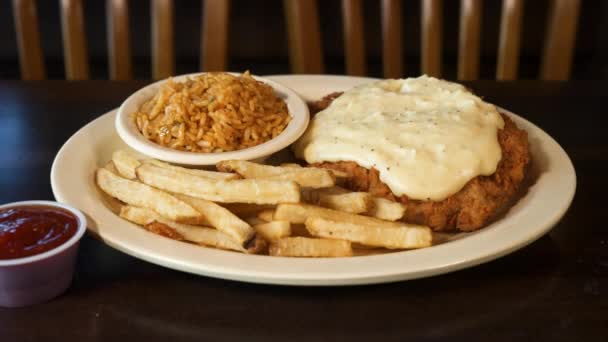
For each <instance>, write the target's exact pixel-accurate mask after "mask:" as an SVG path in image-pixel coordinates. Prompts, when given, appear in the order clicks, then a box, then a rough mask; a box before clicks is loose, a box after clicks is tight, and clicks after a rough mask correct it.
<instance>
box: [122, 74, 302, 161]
mask: <svg viewBox="0 0 608 342" xmlns="http://www.w3.org/2000/svg"><path fill="white" fill-rule="evenodd" d="M308 120H309V112H308V107H307V105H306V103H305V102H304V100H302V99H301V98H300V97H299V96H298V95H297V94H296V93H295V92H294V91H293V90H291V89H289V88H287V87H285V86H283V85H281V84H279V83H277V82H274V81H271V80H268V79H264V78H261V77H257V76H252V75H250V74H249V72H245V73H243V74H237V73H196V74H188V75H182V76H176V77H172V78H169V79H166V80H162V81H159V82H156V83H153V84H150V85H148V86H146V87H144V88H142V89H140V90H138V91H136V92H135V93H133V94H132V95H131V96H129V97H128V98H127V99H126V100H125V101H124V102H123V103H122V105H121V106H120V108H119V109H118V114H117V116H116V131H117V132H118V135H119V136H120V137H121V139H122V140H124V142H125V143H127V145H129V146H130V147H131V148H133V149H134V150H136V151H138V152H140V153H142V154H144V155H146V156H149V157H151V158H155V159H160V160H163V161H166V162H171V163H176V164H181V165H192V166H206V165H214V164H216V163H218V162H220V161H222V160H230V159H239V160H257V161H261V160H264V159H266V158H267V157H269V156H270V155H272V154H273V153H275V152H278V151H280V150H282V149H284V148H286V147H288V146H289V145H290V144H292V143H293V142H294V141H296V140H297V139H298V138H299V137H300V136H301V135H302V134H303V133H304V131H305V130H306V127H307V126H308Z"/></svg>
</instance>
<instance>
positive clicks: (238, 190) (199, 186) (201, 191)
mask: <svg viewBox="0 0 608 342" xmlns="http://www.w3.org/2000/svg"><path fill="white" fill-rule="evenodd" d="M136 173H137V177H138V178H139V179H140V180H141V181H142V182H143V183H145V184H148V185H150V186H153V187H156V188H159V189H163V190H166V191H169V192H173V193H179V194H184V195H188V196H192V197H196V198H202V199H206V200H209V201H214V202H227V203H231V202H232V203H233V202H240V203H256V204H277V203H297V202H299V201H300V187H299V186H298V185H297V184H296V183H294V182H292V181H276V180H266V179H237V180H214V179H209V178H204V177H198V176H194V175H190V174H186V173H180V172H176V171H175V170H170V169H164V168H160V167H158V166H154V165H151V164H143V165H142V166H140V167H138V168H137V172H136Z"/></svg>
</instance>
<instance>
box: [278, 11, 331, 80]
mask: <svg viewBox="0 0 608 342" xmlns="http://www.w3.org/2000/svg"><path fill="white" fill-rule="evenodd" d="M284 8H285V18H286V22H287V32H288V37H289V60H290V63H291V69H292V71H293V72H294V73H308V74H322V73H323V58H322V56H323V52H322V50H321V31H320V28H319V13H318V8H317V1H316V0H284Z"/></svg>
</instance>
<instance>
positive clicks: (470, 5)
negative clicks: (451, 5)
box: [458, 0, 481, 80]
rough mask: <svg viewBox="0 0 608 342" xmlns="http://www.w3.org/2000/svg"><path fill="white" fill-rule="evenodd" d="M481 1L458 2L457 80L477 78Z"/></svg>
mask: <svg viewBox="0 0 608 342" xmlns="http://www.w3.org/2000/svg"><path fill="white" fill-rule="evenodd" d="M480 29H481V0H461V1H460V32H459V41H458V79H459V80H474V79H477V78H478V77H479V39H480Z"/></svg>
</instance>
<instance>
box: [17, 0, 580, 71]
mask: <svg viewBox="0 0 608 342" xmlns="http://www.w3.org/2000/svg"><path fill="white" fill-rule="evenodd" d="M150 1H151V6H150V7H151V13H150V15H151V26H152V27H151V32H152V52H151V55H152V76H153V78H155V79H160V78H165V77H168V76H170V75H173V74H174V71H175V56H174V41H173V30H174V25H173V24H174V2H173V1H172V0H150ZM283 1H284V9H285V17H286V22H287V32H288V38H289V39H288V41H289V57H290V63H291V67H292V71H293V72H294V73H319V74H320V73H323V71H324V65H323V51H322V44H321V30H320V26H319V14H318V11H319V9H318V3H317V0H283ZM341 1H342V19H343V26H344V55H345V65H346V73H347V74H349V75H366V73H367V70H366V49H365V41H364V31H365V30H364V18H363V8H362V6H363V4H362V0H341ZM420 1H421V71H422V72H423V73H426V74H429V75H432V76H438V77H440V76H441V75H442V62H441V61H442V43H443V42H442V34H441V32H442V29H443V28H442V21H443V20H442V12H443V0H420ZM203 3H204V5H203V14H202V18H201V25H202V27H201V28H202V34H201V41H200V48H201V54H200V56H201V57H200V68H201V70H210V71H214V70H225V69H226V61H227V49H228V46H227V42H228V17H229V10H230V0H204V1H203ZM379 3H380V7H381V11H380V13H381V22H382V62H383V73H384V76H385V77H401V76H402V75H403V74H404V65H403V60H404V59H403V42H404V40H403V37H402V36H403V34H402V23H401V20H402V19H401V7H402V6H403V5H402V0H381V1H380V2H379ZM482 3H483V1H482V0H460V25H459V42H458V51H459V53H458V79H460V80H472V79H477V78H478V77H479V56H480V34H481V30H482V27H481V12H482V11H481V10H482ZM523 3H524V0H503V6H502V16H501V21H500V36H499V37H498V39H499V48H498V61H497V68H496V78H497V79H499V80H512V79H515V78H516V77H517V70H518V65H519V45H520V44H519V42H520V35H521V26H522V16H523ZM60 7H61V31H62V36H63V51H64V63H65V74H66V78H67V79H70V80H77V79H88V78H89V76H90V74H89V64H88V62H87V41H86V34H85V27H84V17H83V1H82V0H60ZM579 7H580V0H551V9H550V13H549V20H548V22H547V32H546V37H545V44H544V49H543V54H542V63H541V70H540V78H541V79H546V80H565V79H568V78H569V77H570V71H571V65H572V57H573V50H574V43H575V37H576V29H577V20H578V13H579ZM106 9H107V16H106V18H107V30H108V64H109V70H110V79H113V80H125V79H130V78H132V76H133V75H132V73H133V71H132V70H133V66H132V58H131V45H130V36H129V28H128V27H129V13H128V0H106ZM13 15H14V18H15V29H16V33H17V42H18V51H19V63H20V67H21V75H22V79H25V80H34V79H44V78H45V77H46V70H45V67H44V54H43V52H42V48H41V42H40V33H39V28H38V18H37V11H36V0H13Z"/></svg>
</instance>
